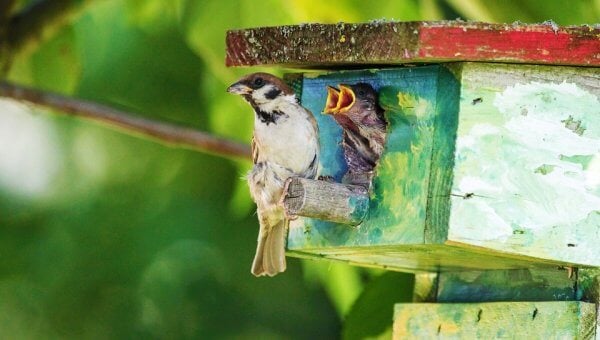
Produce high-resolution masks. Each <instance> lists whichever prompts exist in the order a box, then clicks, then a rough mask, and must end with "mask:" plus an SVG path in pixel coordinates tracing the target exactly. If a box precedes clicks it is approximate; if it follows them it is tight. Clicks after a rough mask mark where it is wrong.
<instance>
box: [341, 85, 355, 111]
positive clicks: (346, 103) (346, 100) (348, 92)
mask: <svg viewBox="0 0 600 340" xmlns="http://www.w3.org/2000/svg"><path fill="white" fill-rule="evenodd" d="M339 88H340V93H339V99H338V103H337V106H336V110H337V113H346V112H348V110H350V108H352V106H354V102H355V101H356V95H355V94H354V91H352V89H351V88H350V87H349V86H348V85H344V84H340V85H339Z"/></svg>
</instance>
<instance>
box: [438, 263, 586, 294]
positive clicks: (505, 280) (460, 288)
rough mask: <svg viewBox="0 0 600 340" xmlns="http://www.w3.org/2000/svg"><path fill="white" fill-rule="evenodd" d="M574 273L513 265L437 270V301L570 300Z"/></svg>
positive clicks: (575, 277) (575, 287) (575, 280)
mask: <svg viewBox="0 0 600 340" xmlns="http://www.w3.org/2000/svg"><path fill="white" fill-rule="evenodd" d="M580 283H581V282H580V281H578V278H577V275H573V276H572V277H570V278H569V276H568V275H567V272H566V270H564V269H557V268H550V269H512V270H488V271H462V272H444V273H440V274H439V284H438V287H437V290H436V292H437V296H436V299H435V301H437V302H488V301H569V300H578V299H577V287H578V284H580Z"/></svg>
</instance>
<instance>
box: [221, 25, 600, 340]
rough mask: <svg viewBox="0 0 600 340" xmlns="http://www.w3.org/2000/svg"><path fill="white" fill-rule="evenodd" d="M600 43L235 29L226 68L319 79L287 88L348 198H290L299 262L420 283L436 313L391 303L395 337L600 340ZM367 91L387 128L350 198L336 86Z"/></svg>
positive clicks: (464, 28)
mask: <svg viewBox="0 0 600 340" xmlns="http://www.w3.org/2000/svg"><path fill="white" fill-rule="evenodd" d="M599 37H600V28H598V27H597V26H596V27H587V26H579V27H557V26H555V25H553V24H540V25H498V24H483V23H472V22H469V23H466V22H372V23H367V24H337V25H320V24H309V25H300V26H286V27H270V28H257V29H247V30H237V31H230V32H228V35H227V46H228V50H227V64H228V65H230V66H251V65H277V66H286V67H297V68H304V69H310V70H305V71H303V72H296V73H291V74H288V75H287V79H288V81H289V82H290V84H291V85H292V86H293V88H294V90H295V91H296V92H297V94H298V96H299V98H300V100H301V103H302V105H303V106H305V107H306V108H308V109H309V110H310V111H311V112H313V114H314V115H315V118H316V119H317V122H318V126H319V131H320V142H321V159H320V163H321V164H320V174H321V175H322V176H326V177H329V178H333V179H334V181H335V182H338V183H332V182H331V181H318V180H315V181H312V180H304V179H302V180H300V179H296V180H293V181H292V182H291V183H290V186H289V192H288V194H289V195H288V196H289V199H288V203H287V204H288V207H286V209H288V211H293V215H298V218H297V219H295V220H294V221H293V222H292V224H291V225H290V229H289V235H288V243H287V247H288V255H290V256H297V257H309V258H327V259H332V260H340V261H345V262H348V263H351V264H356V265H360V266H368V267H379V268H385V269H390V270H399V271H408V272H413V273H416V274H417V289H416V291H415V300H416V301H427V302H438V304H423V303H420V304H399V305H397V306H396V310H395V324H394V334H395V337H397V338H401V337H403V336H405V335H406V336H423V337H428V336H436V335H438V336H444V335H446V336H458V337H460V336H468V335H480V336H483V337H494V336H498V335H499V334H506V335H508V336H509V337H511V336H516V335H519V334H527V333H526V332H528V331H529V332H531V331H532V329H536V330H539V333H538V334H549V333H548V332H550V331H551V330H553V329H556V327H552V328H548V325H551V324H553V323H556V322H560V323H561V324H563V325H565V327H564V333H560V334H559V335H564V336H567V337H569V336H573V337H582V338H586V337H587V336H588V335H591V336H593V334H595V332H596V328H595V327H596V318H597V316H596V306H594V304H593V302H595V301H596V300H595V299H597V296H598V283H597V280H596V281H594V276H595V274H593V273H596V272H595V271H594V270H597V269H598V268H600V38H599ZM359 82H365V83H369V84H371V85H372V86H373V87H374V88H375V89H376V90H377V91H378V95H379V105H380V106H381V107H382V108H383V109H384V110H385V117H386V119H387V121H388V130H387V139H386V144H385V148H384V152H383V154H382V155H381V158H380V159H379V161H378V164H377V166H376V168H375V171H374V177H373V179H372V183H371V185H370V186H369V187H368V190H360V188H355V187H353V186H351V185H344V184H339V182H340V179H341V177H342V176H343V174H344V173H345V171H346V164H345V162H344V157H343V151H342V149H341V147H340V143H341V138H342V137H341V136H342V132H341V129H340V127H339V126H338V125H337V124H336V123H335V121H334V120H333V119H332V118H331V116H329V115H324V114H322V111H323V108H324V106H325V103H326V98H327V90H326V87H327V86H337V85H338V84H340V83H343V84H354V83H359ZM577 268H582V270H581V271H579V273H578V271H577ZM559 269H562V271H561V270H559ZM565 269H566V270H565ZM566 272H568V273H569V275H567V273H566ZM578 274H579V275H578ZM594 287H596V288H594ZM474 297H477V298H474ZM499 301H505V302H502V303H500V302H499ZM532 301H536V302H532ZM559 301H560V302H559ZM452 302H454V303H452ZM473 302H478V303H477V304H475V305H473V304H472V303H473ZM511 309H512V310H514V313H512V314H511V317H510V318H507V317H505V316H503V315H504V314H503V313H506V311H508V310H511ZM556 311H561V313H562V314H561V316H560V320H558V318H557V317H552V316H551V315H552V314H551V313H554V312H556ZM491 315H494V316H495V317H496V318H500V319H501V322H498V321H497V320H496V321H495V322H493V321H492V320H494V318H492V317H491ZM511 318H512V319H511ZM522 320H526V321H527V322H525V321H523V322H521V321H522ZM536 320H537V321H536ZM484 321H485V322H489V323H485V322H484ZM465 324H469V326H468V327H466V326H464V325H465ZM494 327H495V328H494ZM499 332H506V333H499ZM555 334H556V333H555ZM598 334H599V335H600V332H599V333H598ZM559 337H560V336H559Z"/></svg>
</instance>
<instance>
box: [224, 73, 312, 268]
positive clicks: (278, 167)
mask: <svg viewBox="0 0 600 340" xmlns="http://www.w3.org/2000/svg"><path fill="white" fill-rule="evenodd" d="M227 91H228V92H231V93H234V94H238V95H241V96H242V97H243V98H244V99H245V100H246V101H247V102H248V103H249V104H250V105H251V106H252V108H253V109H254V113H255V117H254V133H253V138H252V159H253V162H254V167H253V168H252V170H251V171H250V172H249V173H248V175H247V180H248V186H249V187H250V195H251V196H252V199H253V200H254V202H256V206H257V215H258V220H259V224H260V229H259V233H258V245H257V248H256V255H255V257H254V262H253V263H252V270H251V272H252V274H254V275H255V276H262V275H268V276H274V275H276V274H278V273H280V272H283V271H284V270H285V268H286V262H285V240H286V231H287V227H288V224H289V221H288V220H287V219H286V218H285V215H284V212H283V208H282V207H281V206H280V205H279V201H280V199H281V196H282V194H283V190H284V184H285V181H286V180H287V179H288V178H289V177H305V178H311V179H312V178H315V176H316V174H317V165H318V163H319V139H318V134H319V133H318V128H317V122H316V120H315V118H314V117H313V115H312V113H311V112H310V111H308V110H307V109H305V108H304V107H302V106H301V105H300V104H299V103H298V99H297V98H296V95H295V94H294V92H293V91H292V89H291V88H290V87H289V86H287V85H286V84H285V83H284V82H283V80H281V79H279V78H277V77H275V76H273V75H271V74H268V73H254V74H250V75H248V76H246V77H244V78H242V79H240V80H239V81H238V82H236V83H234V84H233V85H231V86H230V87H229V88H228V89H227Z"/></svg>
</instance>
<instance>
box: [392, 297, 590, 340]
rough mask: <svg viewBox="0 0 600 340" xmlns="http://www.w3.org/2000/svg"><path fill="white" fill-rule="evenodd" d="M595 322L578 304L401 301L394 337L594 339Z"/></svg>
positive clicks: (585, 307)
mask: <svg viewBox="0 0 600 340" xmlns="http://www.w3.org/2000/svg"><path fill="white" fill-rule="evenodd" d="M595 319H596V310H595V306H594V304H591V303H586V302H578V301H552V302H485V303H401V304H396V305H395V306H394V330H393V339H396V340H399V339H439V338H443V339H497V338H509V339H593V338H594V334H595Z"/></svg>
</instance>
